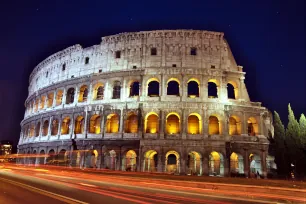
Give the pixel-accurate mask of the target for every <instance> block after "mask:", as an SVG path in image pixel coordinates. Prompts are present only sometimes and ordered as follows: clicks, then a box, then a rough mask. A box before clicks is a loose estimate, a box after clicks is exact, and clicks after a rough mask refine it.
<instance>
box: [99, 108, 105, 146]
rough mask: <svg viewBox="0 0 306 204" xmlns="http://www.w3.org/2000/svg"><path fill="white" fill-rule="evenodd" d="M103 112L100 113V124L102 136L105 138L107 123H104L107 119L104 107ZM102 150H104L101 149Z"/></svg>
mask: <svg viewBox="0 0 306 204" xmlns="http://www.w3.org/2000/svg"><path fill="white" fill-rule="evenodd" d="M101 112H102V114H101V115H100V117H101V124H100V127H101V128H100V130H101V131H100V134H101V137H102V138H103V137H104V128H105V125H104V120H105V117H104V109H103V108H102V111H101ZM101 151H102V150H101Z"/></svg>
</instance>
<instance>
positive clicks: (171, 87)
mask: <svg viewBox="0 0 306 204" xmlns="http://www.w3.org/2000/svg"><path fill="white" fill-rule="evenodd" d="M167 95H175V96H179V95H180V81H179V80H178V79H177V78H170V79H169V80H168V81H167Z"/></svg>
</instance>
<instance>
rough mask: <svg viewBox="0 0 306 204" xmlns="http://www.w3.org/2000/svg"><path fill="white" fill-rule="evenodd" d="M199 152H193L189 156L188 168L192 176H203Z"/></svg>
mask: <svg viewBox="0 0 306 204" xmlns="http://www.w3.org/2000/svg"><path fill="white" fill-rule="evenodd" d="M201 158H202V157H201V155H200V154H199V153H198V152H195V151H192V152H190V153H189V154H188V160H187V168H188V174H190V175H199V176H200V175H202V160H201Z"/></svg>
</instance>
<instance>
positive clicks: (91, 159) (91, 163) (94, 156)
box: [87, 150, 99, 168]
mask: <svg viewBox="0 0 306 204" xmlns="http://www.w3.org/2000/svg"><path fill="white" fill-rule="evenodd" d="M98 156H99V153H98V151H97V150H91V151H89V152H87V166H88V167H89V168H97V161H98Z"/></svg>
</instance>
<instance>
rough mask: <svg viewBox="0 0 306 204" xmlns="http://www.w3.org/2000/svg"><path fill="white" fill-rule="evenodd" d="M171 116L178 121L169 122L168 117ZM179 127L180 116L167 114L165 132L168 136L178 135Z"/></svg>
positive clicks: (173, 113) (172, 113)
mask: <svg viewBox="0 0 306 204" xmlns="http://www.w3.org/2000/svg"><path fill="white" fill-rule="evenodd" d="M172 115H174V116H176V117H177V119H178V121H176V120H172V119H173V118H172V119H171V120H169V117H170V116H172ZM180 126H181V120H180V116H179V115H178V114H177V113H175V112H171V113H169V114H168V115H167V117H166V132H167V133H168V134H179V133H180V132H181V127H180Z"/></svg>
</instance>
